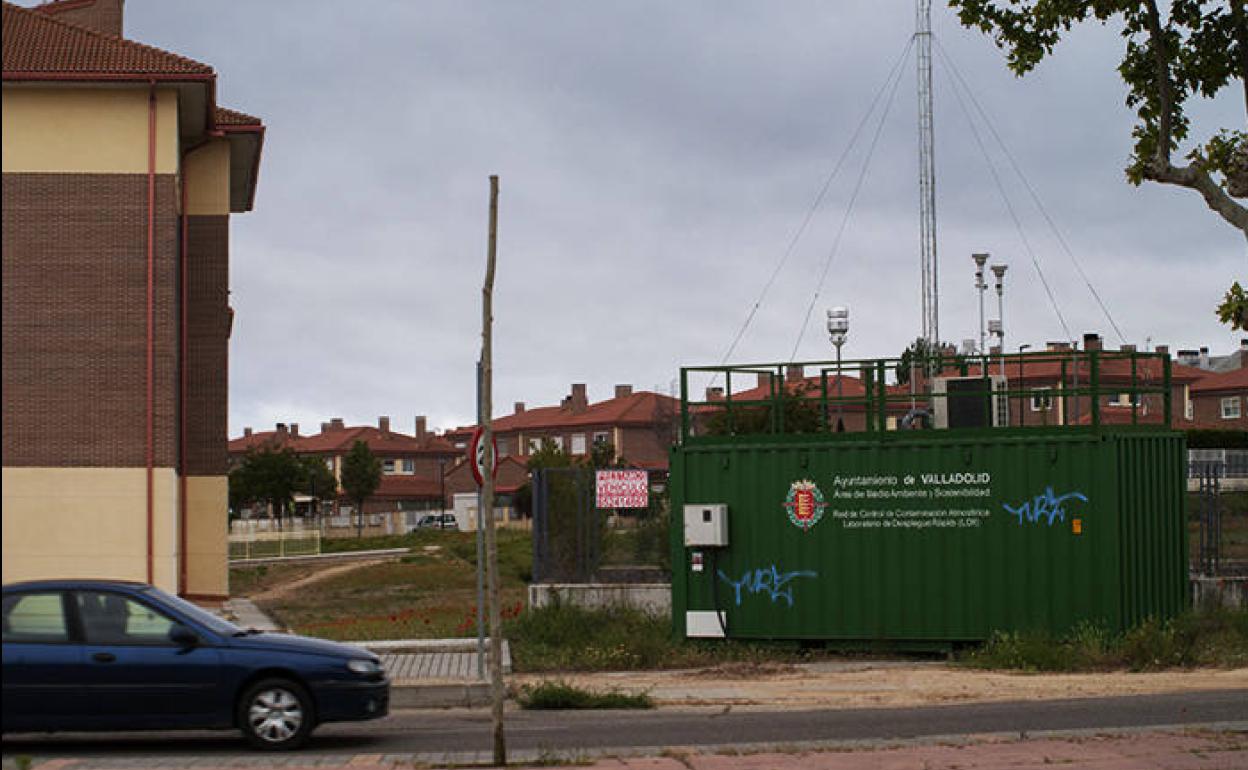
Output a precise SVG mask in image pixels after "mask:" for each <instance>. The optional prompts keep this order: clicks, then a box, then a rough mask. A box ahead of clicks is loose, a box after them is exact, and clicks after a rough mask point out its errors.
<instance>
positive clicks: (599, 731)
mask: <svg viewBox="0 0 1248 770" xmlns="http://www.w3.org/2000/svg"><path fill="white" fill-rule="evenodd" d="M507 720H508V722H507V724H508V729H507V734H508V746H509V748H510V749H511V750H513V751H518V752H522V751H529V752H570V753H575V752H587V753H600V752H602V751H604V750H620V751H630V750H631V751H636V750H639V749H644V748H650V747H654V748H659V747H665V746H714V745H724V744H738V745H740V744H786V745H792V744H799V743H806V742H835V741H851V740H872V739H875V740H901V739H910V738H922V737H928V736H947V735H963V734H980V733H1014V734H1017V733H1020V732H1040V731H1049V730H1086V729H1117V728H1133V727H1149V726H1160V725H1180V724H1206V723H1217V722H1239V723H1248V692H1245V691H1244V690H1218V691H1209V692H1189V693H1180V694H1169V695H1148V696H1133V697H1124V698H1088V699H1079V700H1063V701H1028V702H1007V703H976V704H964V705H954V706H927V707H922V708H903V709H848V710H821V711H761V710H749V711H741V710H732V711H729V712H728V713H720V711H719V710H711V709H704V710H696V711H678V710H663V711H649V712H646V711H628V712H587V711H577V712H511V713H509V714H508V717H507ZM489 748H490V720H489V713H488V711H485V710H480V711H468V710H454V711H400V712H396V713H394V714H392V715H391V716H389V717H387V718H386V719H384V720H380V721H376V722H367V723H357V724H337V725H326V726H325V727H323V728H321V729H319V730H318V731H317V733H316V734H315V736H314V738H313V740H312V743H311V744H310V745H309V747H308V748H307V749H306V750H304V751H302V752H299V754H300V756H301V758H302V759H304V760H309V759H311V758H312V757H315V756H320V755H341V754H359V753H367V754H381V755H387V756H389V755H399V754H419V755H422V756H423V757H426V758H428V757H445V758H447V759H451V758H453V757H454V756H456V755H462V754H475V753H479V752H488V751H489ZM3 754H4V756H5V758H12V757H14V756H17V755H23V754H24V755H28V756H31V757H34V758H36V759H45V758H51V757H75V758H88V757H89V758H99V759H101V760H103V761H104V762H105V763H106V762H107V760H108V758H110V757H129V758H135V757H140V756H142V757H150V758H152V759H155V758H159V757H164V758H170V759H173V758H178V757H213V758H217V759H224V758H225V757H226V756H227V755H245V752H244V751H243V750H242V745H241V743H240V742H239V740H238V739H237V738H236V737H234V734H232V733H167V734H154V733H133V734H127V735H122V736H110V737H108V738H103V737H100V736H92V735H84V734H74V735H58V736H30V735H19V736H6V737H5V739H4V751H3ZM251 756H252V757H253V758H254V757H255V755H254V754H253V755H251Z"/></svg>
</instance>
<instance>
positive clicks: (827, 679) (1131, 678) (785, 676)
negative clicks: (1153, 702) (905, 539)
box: [511, 662, 1248, 709]
mask: <svg viewBox="0 0 1248 770" xmlns="http://www.w3.org/2000/svg"><path fill="white" fill-rule="evenodd" d="M548 679H561V680H563V681H565V682H568V683H569V684H572V685H575V686H577V687H582V688H586V689H590V690H595V691H609V690H620V691H622V692H648V693H649V694H650V696H651V697H652V698H653V699H654V701H655V702H656V703H657V704H658V705H660V706H665V707H680V706H707V705H723V706H730V707H734V708H735V707H744V708H748V707H764V706H765V707H766V708H769V709H786V708H788V709H805V708H814V707H820V708H836V707H841V708H863V707H873V706H879V707H887V706H922V705H927V704H939V703H970V702H983V701H1004V700H1032V699H1061V698H1086V697H1097V696H1113V695H1141V694H1148V693H1166V692H1179V691H1184V690H1224V689H1243V690H1245V697H1248V668H1240V669H1232V670H1213V669H1199V670H1194V671H1162V672H1156V673H1143V674H1132V673H1125V672H1111V673H1094V674H1021V673H1002V672H995V671H978V670H974V669H967V668H962V667H959V666H953V665H948V664H944V663H913V662H900V663H893V662H848V663H838V662H822V663H806V664H800V665H796V666H789V665H776V664H764V665H762V666H749V665H744V666H743V665H729V666H716V667H715V668H713V669H699V670H684V671H628V672H615V673H586V674H580V673H575V674H563V675H536V674H534V675H524V674H520V675H516V676H513V677H511V681H512V683H514V684H515V685H517V686H519V685H523V684H526V683H527V684H533V683H536V682H539V681H542V680H548Z"/></svg>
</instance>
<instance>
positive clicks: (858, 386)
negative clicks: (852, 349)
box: [693, 375, 910, 412]
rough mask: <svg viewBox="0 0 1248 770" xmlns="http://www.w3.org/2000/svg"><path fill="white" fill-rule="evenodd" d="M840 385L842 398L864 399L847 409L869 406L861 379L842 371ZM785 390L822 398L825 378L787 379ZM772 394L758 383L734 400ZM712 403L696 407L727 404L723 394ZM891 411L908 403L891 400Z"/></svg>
mask: <svg viewBox="0 0 1248 770" xmlns="http://www.w3.org/2000/svg"><path fill="white" fill-rule="evenodd" d="M837 379H838V376H837V375H829V376H828V398H829V399H835V398H836V397H837V392H836V388H837ZM839 379H840V387H841V397H842V398H856V399H861V400H860V401H858V402H856V403H847V404H845V405H844V409H846V410H848V411H855V410H858V411H861V410H862V409H863V408H865V406H866V392H867V391H866V387H865V386H864V385H863V384H862V380H860V379H859V378H857V377H850V376H849V375H840V377H839ZM784 387H785V390H787V391H788V392H789V393H791V394H797V393H801V394H802V397H803V398H809V399H819V398H822V396H823V380H822V379H821V378H820V377H802V378H800V379H792V380H787V381H785V383H784ZM885 390H886V391H887V393H888V395H890V396H908V395H910V389H909V387H908V386H906V385H888V386H885ZM770 398H771V387H770V386H768V385H758V386H756V387H753V388H749V389H748V390H742V391H738V392H736V393H733V394H732V400H733V403H734V404H735V403H736V402H739V401H767V400H769V399H770ZM714 402H715V403H713V404H710V405H702V406H696V407H693V411H695V412H720V411H723V409H722V408H721V407H720V406H718V404H719V403H721V402H722V403H724V404H727V403H728V402H727V400H726V399H723V398H717V399H714ZM887 409H888V411H890V412H895V411H901V412H905V411H907V410H908V409H909V405H908V404H903V403H901V402H899V401H890V402H889V403H888V404H887Z"/></svg>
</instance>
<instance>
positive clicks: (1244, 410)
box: [1190, 367, 1248, 430]
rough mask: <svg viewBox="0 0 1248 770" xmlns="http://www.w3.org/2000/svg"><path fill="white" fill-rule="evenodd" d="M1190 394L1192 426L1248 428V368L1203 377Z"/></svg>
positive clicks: (1228, 428) (1191, 389)
mask: <svg viewBox="0 0 1248 770" xmlns="http://www.w3.org/2000/svg"><path fill="white" fill-rule="evenodd" d="M1190 393H1191V396H1190V398H1191V405H1192V409H1191V418H1190V419H1191V420H1192V422H1193V426H1192V427H1195V428H1205V429H1216V430H1248V367H1241V368H1239V369H1231V370H1230V371H1227V372H1223V373H1221V374H1210V375H1207V376H1205V377H1202V378H1201V379H1199V380H1197V381H1196V382H1195V383H1192V385H1191V387H1190Z"/></svg>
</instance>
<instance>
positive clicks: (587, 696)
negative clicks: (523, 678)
mask: <svg viewBox="0 0 1248 770" xmlns="http://www.w3.org/2000/svg"><path fill="white" fill-rule="evenodd" d="M516 701H517V702H518V703H519V704H520V707H521V708H526V709H651V708H654V700H653V699H651V698H650V695H649V694H648V693H644V692H643V693H626V692H620V691H619V690H611V691H610V692H594V691H592V690H584V689H581V688H579V687H575V686H573V685H570V684H568V683H567V682H564V681H562V680H555V681H546V682H541V683H540V684H536V685H527V684H526V685H524V686H523V687H521V688H520V692H519V694H518V695H517V696H516Z"/></svg>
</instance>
